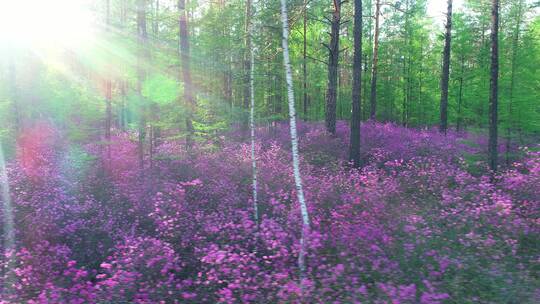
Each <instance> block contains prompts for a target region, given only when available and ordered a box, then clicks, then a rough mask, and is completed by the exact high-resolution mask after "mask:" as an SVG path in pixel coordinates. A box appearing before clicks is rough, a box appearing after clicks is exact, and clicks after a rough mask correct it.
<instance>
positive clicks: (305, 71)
mask: <svg viewBox="0 0 540 304" xmlns="http://www.w3.org/2000/svg"><path fill="white" fill-rule="evenodd" d="M307 18H308V15H307V0H304V28H303V30H304V41H303V42H304V49H303V56H304V57H303V61H302V71H303V73H302V76H303V77H302V80H303V87H304V92H303V93H304V120H306V121H307V119H308V93H307Z"/></svg>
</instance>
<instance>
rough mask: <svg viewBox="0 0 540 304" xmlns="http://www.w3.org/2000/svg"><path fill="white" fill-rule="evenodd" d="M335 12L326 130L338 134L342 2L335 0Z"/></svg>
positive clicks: (329, 46) (329, 53) (330, 55)
mask: <svg viewBox="0 0 540 304" xmlns="http://www.w3.org/2000/svg"><path fill="white" fill-rule="evenodd" d="M333 3H334V11H333V12H332V21H331V23H330V27H331V30H330V44H329V45H327V48H328V87H327V90H326V112H325V121H326V130H327V131H328V132H329V133H331V134H335V133H336V106H337V90H338V81H337V80H338V65H339V29H340V27H341V4H342V2H341V1H340V0H333Z"/></svg>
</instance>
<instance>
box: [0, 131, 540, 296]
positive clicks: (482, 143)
mask: <svg viewBox="0 0 540 304" xmlns="http://www.w3.org/2000/svg"><path fill="white" fill-rule="evenodd" d="M256 132H257V144H256V159H257V167H258V203H259V217H260V220H259V223H256V222H255V220H254V216H253V213H254V209H253V207H252V206H253V202H252V199H251V193H252V189H251V184H252V175H251V174H252V169H251V150H250V149H251V146H250V143H249V142H247V141H245V140H242V138H243V137H244V136H242V134H241V133H240V132H231V133H227V134H223V135H222V136H220V137H216V138H214V139H213V140H212V141H205V142H199V143H198V144H196V146H195V147H193V150H192V151H191V153H189V154H188V153H187V152H186V149H185V146H184V145H183V143H182V142H180V141H168V140H166V139H163V140H161V141H160V143H159V145H157V147H156V148H155V151H154V153H153V157H152V159H150V157H149V156H147V157H146V158H145V159H144V167H143V169H141V167H140V164H139V160H138V157H137V155H138V153H137V142H136V137H135V136H133V134H129V133H116V135H115V136H114V137H113V140H112V141H111V142H110V143H109V144H107V143H105V144H104V143H97V144H96V143H93V144H79V145H75V144H73V143H67V142H66V141H65V140H64V139H63V136H61V135H60V134H59V133H58V131H57V130H55V129H54V128H53V127H51V126H48V125H39V126H37V127H35V128H33V129H28V130H25V131H24V132H23V135H22V136H21V138H20V140H19V142H18V147H17V153H16V157H15V158H14V159H13V160H11V161H9V162H8V164H7V173H8V176H7V183H4V185H3V188H4V190H7V192H6V191H4V192H3V193H4V195H3V196H2V200H3V202H4V206H6V202H7V201H9V198H11V204H12V207H13V208H12V209H13V210H12V212H13V218H14V231H13V232H14V242H15V245H14V246H12V247H13V248H6V246H10V245H9V244H7V243H4V244H3V245H2V246H4V248H3V249H4V250H6V249H7V250H6V251H7V252H8V253H7V254H6V255H5V257H4V258H3V259H2V260H1V261H0V262H1V263H2V265H1V266H2V269H3V272H2V277H1V283H2V298H1V299H0V303H538V301H540V288H538V286H540V285H539V284H540V282H539V270H540V268H539V264H538V257H539V254H540V246H539V244H540V238H539V231H540V229H539V228H540V227H539V225H538V224H539V220H538V218H539V210H540V152H538V148H539V147H538V146H531V147H530V148H529V149H528V148H520V149H519V150H517V149H516V151H518V152H517V153H513V154H512V157H513V159H512V163H511V165H509V166H506V167H503V168H502V169H501V170H500V172H499V173H498V174H497V175H496V176H494V177H493V176H491V175H490V174H489V173H488V171H487V169H486V168H487V164H486V162H485V161H484V159H485V157H483V156H484V155H486V151H485V150H484V147H487V144H486V141H487V139H486V138H485V137H484V136H482V135H479V134H478V135H473V134H472V133H468V134H459V135H458V134H455V133H453V132H450V133H449V134H448V135H446V136H444V135H441V134H440V133H438V132H437V131H434V130H416V129H407V128H403V127H399V126H396V125H393V124H382V123H372V122H366V123H364V124H363V125H362V131H361V134H362V140H361V150H362V160H363V163H364V166H363V167H362V168H361V169H354V168H351V167H350V166H349V164H348V163H347V152H348V137H349V136H348V127H347V125H346V124H345V123H339V124H338V127H337V134H336V136H335V137H329V136H328V135H327V134H326V133H325V131H324V128H323V126H322V125H320V124H316V123H301V124H300V125H299V138H300V154H301V171H302V174H303V185H304V190H305V195H306V202H307V205H308V211H309V214H310V217H311V229H310V230H309V231H308V232H307V235H306V240H307V249H308V259H307V266H308V267H307V276H306V278H305V279H304V281H303V282H302V284H300V275H299V269H298V267H297V258H298V253H299V248H300V245H299V239H300V230H301V217H300V208H299V204H298V201H297V199H296V192H295V191H296V190H295V186H294V182H293V173H292V169H291V155H290V139H289V130H288V126H287V125H285V124H283V125H277V126H276V127H272V128H262V127H261V128H259V129H257V131H256ZM503 146H504V144H501V155H502V156H504V147H503ZM108 149H110V153H109V152H108ZM535 149H536V150H535ZM501 163H504V160H501ZM5 193H10V194H11V195H7V196H6V195H5ZM3 210H4V211H3V214H2V218H3V222H4V226H3V227H4V228H2V230H1V231H2V233H3V234H4V236H5V235H6V234H7V233H9V231H8V229H10V228H9V225H6V219H7V218H9V215H8V214H6V213H7V212H9V211H11V210H8V209H6V208H4V209H3ZM301 286H302V288H301Z"/></svg>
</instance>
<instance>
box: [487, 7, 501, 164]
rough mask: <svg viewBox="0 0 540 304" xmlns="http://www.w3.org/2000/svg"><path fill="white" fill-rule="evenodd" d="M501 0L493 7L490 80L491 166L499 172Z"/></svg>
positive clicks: (489, 146)
mask: <svg viewBox="0 0 540 304" xmlns="http://www.w3.org/2000/svg"><path fill="white" fill-rule="evenodd" d="M498 39H499V0H493V1H492V7H491V73H490V75H491V77H490V82H489V144H488V150H489V168H490V169H491V170H492V171H493V172H497V160H498V159H497V158H498V151H497V136H498V135H497V132H498V125H497V123H498V120H497V114H498V113H497V111H498V88H499V83H498V82H499V40H498Z"/></svg>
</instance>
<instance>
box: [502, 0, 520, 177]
mask: <svg viewBox="0 0 540 304" xmlns="http://www.w3.org/2000/svg"><path fill="white" fill-rule="evenodd" d="M518 5H519V6H518V13H517V14H518V15H517V20H516V28H515V30H514V37H513V39H512V63H511V64H512V66H511V70H510V71H511V72H510V92H509V95H510V96H509V98H508V122H507V124H506V125H507V126H506V153H505V154H506V157H505V158H506V165H507V166H509V165H510V149H511V147H512V145H511V140H512V129H513V127H514V126H513V124H514V120H513V118H512V115H513V102H514V86H515V79H516V76H515V74H516V58H517V52H518V43H519V31H520V26H521V14H522V2H521V1H520V2H519V3H518Z"/></svg>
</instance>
